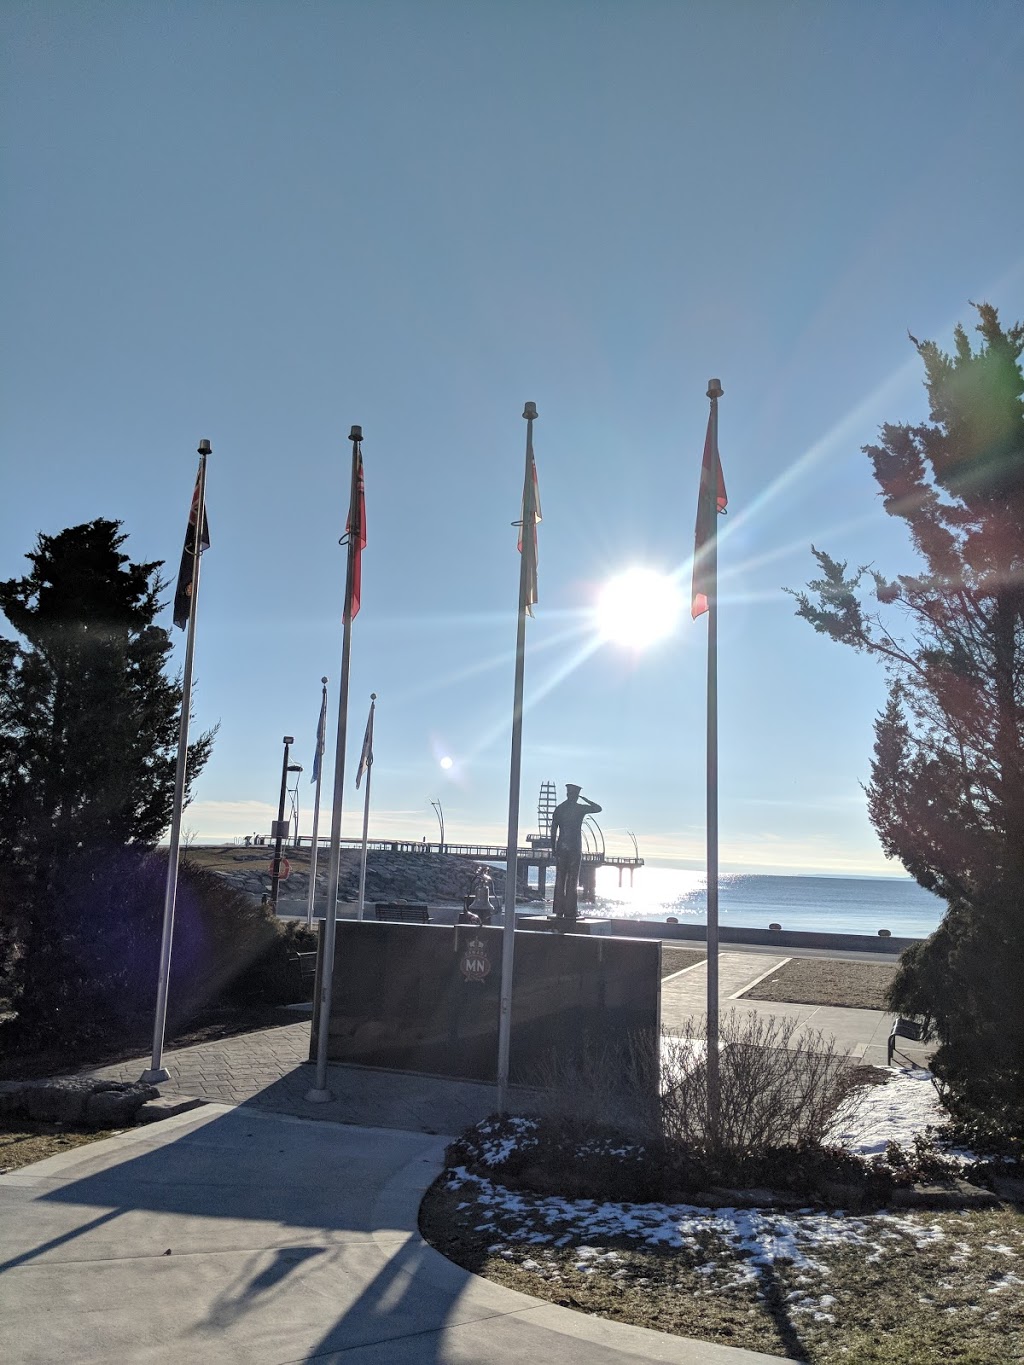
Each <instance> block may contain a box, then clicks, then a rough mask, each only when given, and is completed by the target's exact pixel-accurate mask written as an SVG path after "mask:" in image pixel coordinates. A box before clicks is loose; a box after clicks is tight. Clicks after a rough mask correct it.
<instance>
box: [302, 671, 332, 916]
mask: <svg viewBox="0 0 1024 1365" xmlns="http://www.w3.org/2000/svg"><path fill="white" fill-rule="evenodd" d="M320 686H321V688H322V692H321V697H320V714H321V716H323V717H324V718H325V719H326V716H327V679H326V678H321V679H320ZM316 742H317V745H318V746H319V749H320V752H319V754H318V755H317V763H316V796H315V797H314V798H313V836H312V842H311V843H310V846H309V895H308V896H307V898H306V928H307V929H312V927H313V902H314V901H315V899H316V863H317V855H318V852H319V848H320V845H319V843H318V835H319V830H320V787H321V784H322V782H323V777H324V745H323V736H322V734H321V733H320V723H319V721H318V722H317V727H316Z"/></svg>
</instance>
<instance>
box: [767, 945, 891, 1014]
mask: <svg viewBox="0 0 1024 1365" xmlns="http://www.w3.org/2000/svg"><path fill="white" fill-rule="evenodd" d="M895 975H896V966H895V964H894V965H893V966H891V967H890V966H889V964H888V963H882V962H839V961H834V960H833V959H831V958H826V957H794V958H791V959H790V961H789V962H786V963H785V964H784V965H783V966H781V967H780V968H779V969H778V971H776V972H772V974H771V976H766V977H765V979H764V980H763V981H759V982H758V983H757V985H756V986H755V987H754V988H753V990H750V991H747V993H746V994H745V995H744V996H743V999H744V1000H771V1001H776V1002H779V1003H785V1004H789V1005H838V1006H841V1007H842V1008H845V1009H855V1010H884V1009H885V992H886V990H887V989H888V987H889V985H890V983H891V982H892V979H893V977H894V976H895Z"/></svg>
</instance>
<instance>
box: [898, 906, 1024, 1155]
mask: <svg viewBox="0 0 1024 1365" xmlns="http://www.w3.org/2000/svg"><path fill="white" fill-rule="evenodd" d="M1022 960H1024V893H1021V892H1014V893H1013V894H1003V893H999V892H997V891H992V892H990V893H988V894H986V895H984V896H979V897H978V898H977V900H976V901H975V902H974V903H972V904H967V903H966V902H965V903H957V902H953V903H951V905H950V908H949V911H948V913H947V914H946V917H945V918H944V920H943V922H942V924H941V925H940V926H939V928H938V929H937V930H936V931H935V933H934V934H932V936H931V937H930V938H928V939H926V940H925V941H924V943H920V944H915V945H914V946H913V947H911V948H909V949H907V951H906V952H904V953H903V955H902V957H901V958H900V966H899V971H898V972H897V973H896V976H895V978H894V979H893V983H892V986H891V987H890V989H889V994H888V1000H887V1004H888V1006H889V1008H890V1009H891V1010H893V1011H895V1012H897V1013H900V1014H913V1015H920V1016H922V1017H924V1018H925V1020H926V1021H927V1023H928V1026H929V1028H930V1029H931V1031H933V1032H934V1034H935V1035H936V1036H937V1037H938V1040H939V1047H938V1049H937V1051H936V1052H935V1055H934V1057H933V1058H932V1062H931V1067H932V1070H933V1071H934V1073H935V1075H936V1076H937V1077H939V1079H940V1080H941V1081H942V1082H943V1084H944V1094H943V1099H944V1102H945V1104H946V1105H947V1107H948V1108H949V1109H950V1111H951V1112H952V1113H954V1115H955V1116H956V1117H957V1118H958V1119H959V1121H960V1122H962V1123H965V1124H967V1125H968V1126H974V1127H977V1128H979V1129H981V1128H985V1127H988V1128H990V1129H991V1130H992V1131H993V1132H1002V1133H1004V1134H1006V1135H1008V1136H1014V1135H1015V1136H1016V1137H1018V1138H1020V1137H1024V994H1022V992H1021V989H1020V963H1021V961H1022Z"/></svg>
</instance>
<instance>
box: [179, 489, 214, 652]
mask: <svg viewBox="0 0 1024 1365" xmlns="http://www.w3.org/2000/svg"><path fill="white" fill-rule="evenodd" d="M198 518H199V476H198V475H197V476H196V489H195V492H194V493H193V494H192V506H191V508H190V509H189V514H188V527H187V529H186V531H185V548H184V549H183V550H182V552H181V568H180V569H179V570H178V586H177V588H176V589H175V591H174V624H175V625H176V626H177V627H178V629H179V630H184V629H185V627H186V626H187V625H188V618H189V607H190V605H191V602H192V566H193V564H194V563H195V558H196V522H197V520H198ZM209 548H210V526H209V523H208V522H207V520H206V506H205V501H204V506H203V530H202V534H201V535H200V537H199V553H200V554H202V553H203V551H204V550H208V549H209Z"/></svg>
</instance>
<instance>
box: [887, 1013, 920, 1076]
mask: <svg viewBox="0 0 1024 1365" xmlns="http://www.w3.org/2000/svg"><path fill="white" fill-rule="evenodd" d="M923 1037H924V1025H923V1024H919V1023H918V1022H917V1021H916V1020H915V1019H904V1018H902V1017H900V1018H897V1019H896V1020H895V1022H894V1023H893V1026H892V1028H891V1029H890V1030H889V1047H888V1053H887V1061H886V1065H887V1066H892V1055H893V1053H894V1052H895V1051H896V1039H897V1038H908V1039H909V1040H910V1041H911V1042H912V1043H919V1042H921V1040H922V1038H923Z"/></svg>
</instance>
